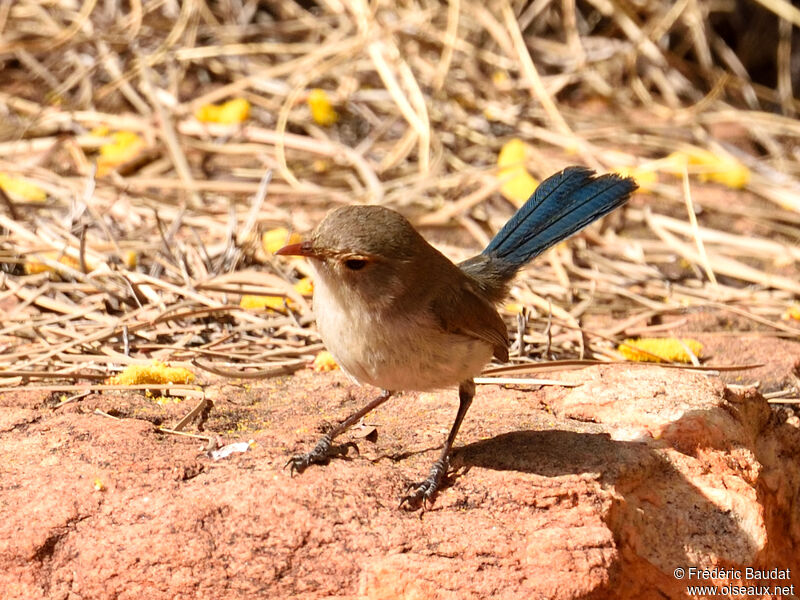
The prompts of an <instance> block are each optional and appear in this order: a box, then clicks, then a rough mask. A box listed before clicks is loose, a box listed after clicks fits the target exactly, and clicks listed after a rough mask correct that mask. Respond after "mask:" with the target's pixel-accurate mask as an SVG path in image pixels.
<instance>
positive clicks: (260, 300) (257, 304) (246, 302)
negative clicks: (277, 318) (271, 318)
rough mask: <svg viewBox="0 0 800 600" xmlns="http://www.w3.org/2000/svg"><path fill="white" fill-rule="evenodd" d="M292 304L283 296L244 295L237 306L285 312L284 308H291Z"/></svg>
mask: <svg viewBox="0 0 800 600" xmlns="http://www.w3.org/2000/svg"><path fill="white" fill-rule="evenodd" d="M293 305H294V303H293V302H292V301H291V300H290V299H289V298H284V297H283V296H257V295H255V294H245V295H244V296H242V299H241V300H240V301H239V306H241V307H242V308H250V309H263V308H268V309H270V310H274V311H277V312H286V307H287V306H288V307H290V308H291V307H292V306H293Z"/></svg>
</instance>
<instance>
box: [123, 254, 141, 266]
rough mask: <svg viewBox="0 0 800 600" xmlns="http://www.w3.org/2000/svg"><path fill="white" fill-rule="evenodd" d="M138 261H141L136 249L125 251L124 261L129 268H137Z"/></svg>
mask: <svg viewBox="0 0 800 600" xmlns="http://www.w3.org/2000/svg"><path fill="white" fill-rule="evenodd" d="M138 262H139V255H138V254H137V253H136V251H135V250H128V251H127V252H126V253H125V257H124V263H125V266H126V267H128V269H131V270H133V269H135V268H136V265H137V264H138Z"/></svg>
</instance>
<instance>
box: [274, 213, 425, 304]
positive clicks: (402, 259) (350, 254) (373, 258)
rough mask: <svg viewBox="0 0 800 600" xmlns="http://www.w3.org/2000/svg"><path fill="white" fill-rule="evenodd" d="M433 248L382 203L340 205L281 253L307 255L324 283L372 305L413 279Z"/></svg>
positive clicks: (397, 293)
mask: <svg viewBox="0 0 800 600" xmlns="http://www.w3.org/2000/svg"><path fill="white" fill-rule="evenodd" d="M431 251H433V252H436V251H435V250H433V248H432V247H431V246H430V245H429V244H428V243H427V242H426V241H425V240H424V238H423V237H422V236H421V235H420V234H419V233H417V231H416V230H415V229H414V227H413V226H412V225H411V223H409V222H408V220H407V219H406V218H405V217H403V216H402V215H401V214H400V213H398V212H395V211H393V210H391V209H388V208H384V207H382V206H344V207H341V208H337V209H335V210H333V211H332V212H330V213H329V214H328V216H326V217H325V219H324V220H323V221H322V222H321V223H320V224H319V225H318V226H317V228H316V229H315V230H314V232H313V233H312V234H311V236H310V237H309V238H308V239H307V240H305V241H303V242H300V243H296V244H289V245H288V246H284V247H283V248H281V249H280V250H278V251H277V252H276V254H280V255H293V256H305V257H307V258H309V259H310V260H311V264H312V265H313V267H314V270H315V271H316V273H317V275H318V279H319V280H320V281H318V282H317V284H318V285H319V284H322V285H324V286H325V287H327V288H329V289H331V291H332V292H333V293H336V294H338V295H341V296H342V300H343V301H347V300H348V299H352V300H356V299H360V300H362V301H364V302H369V303H373V304H374V305H375V306H376V307H378V306H381V305H386V304H387V303H390V302H391V301H392V300H394V299H396V298H398V297H400V296H401V295H402V294H403V292H405V291H406V290H407V289H408V287H409V286H414V285H416V284H417V282H416V278H418V277H419V275H420V269H419V268H418V267H419V266H420V264H421V262H420V261H424V258H425V256H426V254H427V253H429V252H431Z"/></svg>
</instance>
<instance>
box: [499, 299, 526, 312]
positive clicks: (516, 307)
mask: <svg viewBox="0 0 800 600" xmlns="http://www.w3.org/2000/svg"><path fill="white" fill-rule="evenodd" d="M503 308H505V309H506V312H508V313H511V314H512V315H519V314H522V311H523V309H524V307H523V306H522V304H519V303H517V302H509V303H507V304H506V305H505V306H504V307H503Z"/></svg>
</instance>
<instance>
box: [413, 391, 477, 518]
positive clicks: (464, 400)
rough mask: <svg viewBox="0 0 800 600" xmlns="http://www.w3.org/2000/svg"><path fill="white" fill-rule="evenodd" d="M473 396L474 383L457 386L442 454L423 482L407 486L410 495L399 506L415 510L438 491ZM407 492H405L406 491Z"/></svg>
mask: <svg viewBox="0 0 800 600" xmlns="http://www.w3.org/2000/svg"><path fill="white" fill-rule="evenodd" d="M474 396H475V382H474V381H472V379H468V380H467V381H464V382H462V383H461V385H459V386H458V413H456V420H455V422H453V426H452V427H451V428H450V433H449V434H448V435H447V440H446V441H445V443H444V448H442V453H441V454H440V455H439V460H437V461H436V462H435V463H433V467H431V472H430V473H429V474H428V478H427V479H426V480H425V481H421V482H419V483H413V484H411V485H410V486H408V490H411V491H410V493H408V494H406V495H405V496H403V498H402V499H401V500H400V506H403V504H408V506H409V507H410V508H415V507H417V506H419V505H420V504H421V503H425V502H427V501H428V500H430V499H431V498H432V497H433V495H434V494H435V493H436V490H438V489H439V485H441V483H442V479H444V476H445V475H446V474H447V469H448V467H449V466H450V451H451V450H452V449H453V442H454V441H455V439H456V435H458V429H459V428H460V427H461V422H462V421H463V420H464V415H466V414H467V411H468V410H469V406H470V404H472V398H473V397H474ZM408 490H407V491H408Z"/></svg>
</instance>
